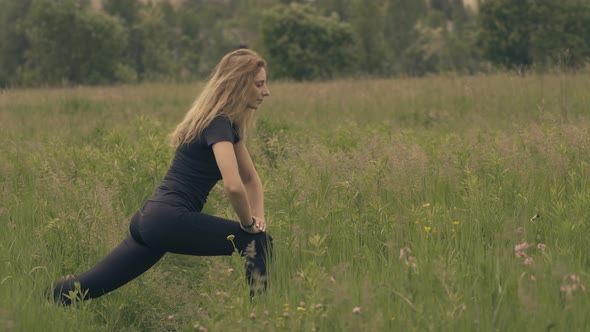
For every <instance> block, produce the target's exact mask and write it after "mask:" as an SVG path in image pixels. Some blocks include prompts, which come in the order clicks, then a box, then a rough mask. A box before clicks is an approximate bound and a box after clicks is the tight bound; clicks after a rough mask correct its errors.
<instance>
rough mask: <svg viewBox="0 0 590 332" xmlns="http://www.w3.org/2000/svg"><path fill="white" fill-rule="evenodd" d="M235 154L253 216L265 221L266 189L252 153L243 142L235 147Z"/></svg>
mask: <svg viewBox="0 0 590 332" xmlns="http://www.w3.org/2000/svg"><path fill="white" fill-rule="evenodd" d="M235 153H236V158H237V162H238V169H239V173H240V178H241V179H242V183H243V184H244V187H245V189H246V193H247V194H248V201H249V202H250V208H251V209H252V215H254V216H255V217H257V218H260V219H263V220H264V189H263V188H262V182H261V181H260V177H259V176H258V172H256V168H255V167H254V163H253V162H252V158H251V157H250V153H249V152H248V149H247V148H246V145H245V144H244V143H243V142H242V141H240V142H238V143H237V144H236V145H235Z"/></svg>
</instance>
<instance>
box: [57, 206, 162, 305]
mask: <svg viewBox="0 0 590 332" xmlns="http://www.w3.org/2000/svg"><path fill="white" fill-rule="evenodd" d="M137 217H138V214H136V215H135V216H133V219H132V227H131V228H132V229H131V234H132V235H133V234H134V233H135V232H134V229H133V226H134V225H135V223H136V221H137ZM163 255H164V252H163V251H160V250H157V249H152V248H149V247H147V246H145V244H142V243H140V242H138V241H137V240H136V239H134V237H133V236H129V237H128V238H127V239H125V240H124V241H123V242H121V243H120V244H119V245H118V246H117V247H116V248H115V249H113V251H111V252H110V253H109V254H108V255H107V256H106V257H105V258H104V259H103V260H102V261H101V262H99V263H98V264H97V265H95V266H94V267H93V268H91V269H90V270H88V271H86V272H84V273H82V274H81V275H79V276H76V277H74V278H70V279H66V280H63V281H62V282H60V283H58V284H57V285H56V286H55V287H54V288H53V298H54V300H55V301H56V302H60V303H63V304H70V303H71V299H69V298H68V297H67V296H66V295H68V293H69V291H74V290H75V288H76V286H75V284H76V283H79V284H80V290H81V291H82V293H84V292H86V291H88V293H87V294H86V296H85V297H84V299H90V298H96V297H99V296H102V295H104V294H106V293H108V292H110V291H112V290H115V289H117V288H119V287H121V286H123V285H125V284H126V283H128V282H129V281H131V280H133V279H134V278H136V277H137V276H139V275H140V274H142V273H143V272H145V271H147V270H148V269H149V268H150V267H152V266H153V265H154V264H156V262H157V261H158V260H160V258H162V256H163Z"/></svg>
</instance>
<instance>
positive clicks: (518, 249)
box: [514, 242, 529, 251]
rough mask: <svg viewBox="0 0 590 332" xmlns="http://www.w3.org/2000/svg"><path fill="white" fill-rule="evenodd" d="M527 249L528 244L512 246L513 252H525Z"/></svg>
mask: <svg viewBox="0 0 590 332" xmlns="http://www.w3.org/2000/svg"><path fill="white" fill-rule="evenodd" d="M528 247H529V244H528V243H526V242H523V243H521V244H517V245H515V246H514V251H523V250H526V249H527V248H528Z"/></svg>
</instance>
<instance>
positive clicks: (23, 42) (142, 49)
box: [0, 0, 590, 87]
mask: <svg viewBox="0 0 590 332" xmlns="http://www.w3.org/2000/svg"><path fill="white" fill-rule="evenodd" d="M98 7H99V8H97V6H96V4H95V3H94V5H93V2H91V1H90V0H19V1H12V0H0V86H2V87H10V86H53V85H74V84H112V83H118V82H122V83H132V82H140V81H146V80H147V81H154V80H157V81H162V80H175V81H177V80H195V79H202V78H204V77H206V75H208V74H209V72H210V71H211V69H212V67H213V66H214V65H215V63H216V62H217V61H218V60H219V58H220V57H221V56H222V55H223V54H225V53H227V52H228V51H230V50H232V49H235V48H237V47H249V48H253V49H255V50H257V51H258V52H260V53H261V54H262V55H264V56H265V57H266V58H267V59H268V60H269V62H270V65H271V68H272V70H271V71H270V73H269V74H270V75H271V77H273V78H286V79H294V80H310V79H330V78H335V77H351V76H355V77H358V76H368V77H390V76H396V75H404V76H408V75H409V76H420V75H424V74H428V73H437V72H447V71H453V72H461V73H475V72H480V71H487V70H490V69H493V68H508V69H514V68H516V69H519V70H528V69H541V70H542V69H547V68H553V67H554V66H560V67H566V68H569V69H574V70H575V69H577V68H580V67H582V66H584V65H585V64H586V63H587V62H588V59H589V58H590V2H589V1H584V0H488V1H481V2H480V6H479V9H478V10H477V11H473V10H471V9H469V8H466V7H464V5H463V1H462V0H423V1H421V0H315V1H310V0H301V1H289V0H224V1H219V0H185V1H182V2H179V4H174V5H173V4H171V3H170V2H169V1H155V2H152V1H138V0H102V2H100V6H98Z"/></svg>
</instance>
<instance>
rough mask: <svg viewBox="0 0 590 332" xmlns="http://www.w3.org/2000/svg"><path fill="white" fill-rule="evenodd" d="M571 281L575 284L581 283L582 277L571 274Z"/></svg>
mask: <svg viewBox="0 0 590 332" xmlns="http://www.w3.org/2000/svg"><path fill="white" fill-rule="evenodd" d="M570 280H571V281H573V282H580V277H578V276H577V275H575V274H570Z"/></svg>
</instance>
